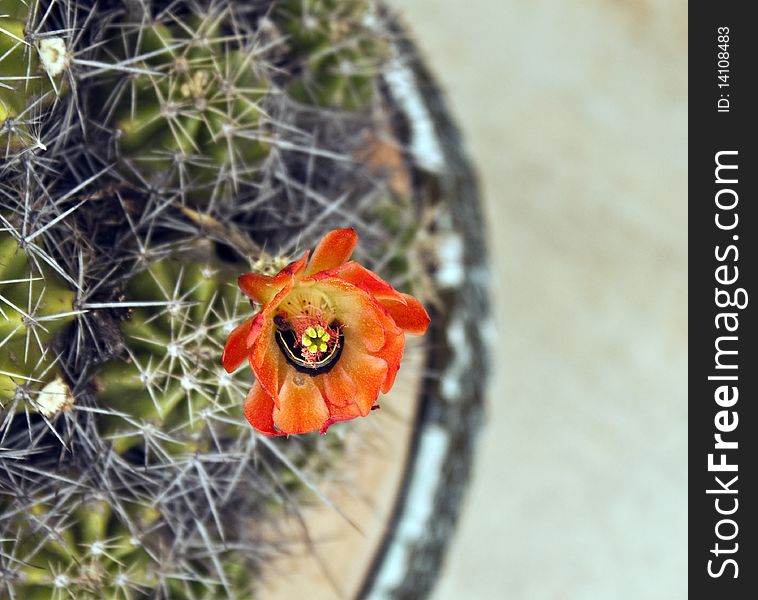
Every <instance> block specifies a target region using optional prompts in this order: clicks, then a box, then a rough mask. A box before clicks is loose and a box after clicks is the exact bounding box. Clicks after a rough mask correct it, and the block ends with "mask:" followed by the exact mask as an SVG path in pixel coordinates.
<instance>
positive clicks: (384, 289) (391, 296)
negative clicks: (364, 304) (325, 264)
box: [329, 261, 406, 306]
mask: <svg viewBox="0 0 758 600" xmlns="http://www.w3.org/2000/svg"><path fill="white" fill-rule="evenodd" d="M329 276H333V277H334V276H336V277H339V278H340V279H344V280H345V281H347V282H348V283H352V284H353V285H354V286H356V287H359V288H361V289H362V290H365V291H367V292H368V293H369V294H371V295H372V296H374V297H375V298H376V299H377V300H380V301H385V300H386V301H387V302H390V303H391V302H393V301H394V302H395V303H398V304H399V305H400V306H405V302H406V301H405V297H404V296H403V294H401V293H400V292H398V291H397V290H396V289H395V288H393V287H392V286H391V285H390V284H389V283H387V282H386V281H384V279H382V278H381V277H379V275H377V274H376V273H374V272H373V271H370V270H369V269H367V268H366V267H364V266H363V265H359V264H358V263H357V262H353V261H350V262H347V263H345V264H344V265H342V266H340V267H338V268H336V269H333V270H332V271H330V272H329Z"/></svg>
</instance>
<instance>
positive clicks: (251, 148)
mask: <svg viewBox="0 0 758 600" xmlns="http://www.w3.org/2000/svg"><path fill="white" fill-rule="evenodd" d="M232 17H233V13H232V11H231V10H229V9H220V8H217V7H215V6H213V5H212V6H211V7H209V9H208V10H207V11H204V12H202V13H198V14H192V15H189V16H188V17H187V18H186V19H185V20H183V21H181V22H178V21H177V19H176V16H175V15H173V14H172V13H170V12H168V11H164V12H162V13H160V14H159V15H158V16H156V17H152V18H151V17H150V15H148V13H147V12H145V13H143V14H142V15H140V16H139V20H136V21H134V22H129V21H128V22H118V23H116V24H114V25H113V34H114V38H115V39H114V41H113V42H112V43H111V44H109V45H108V47H107V48H106V49H105V53H104V56H103V58H102V60H108V61H112V62H118V61H122V62H124V63H125V64H128V65H129V68H130V69H132V72H130V74H129V75H128V76H127V77H124V76H123V75H122V74H117V77H116V78H115V79H112V78H109V77H104V78H103V81H102V82H100V84H99V90H98V94H97V95H96V96H95V98H96V101H97V103H98V104H99V106H101V107H102V114H103V115H104V117H105V121H106V123H113V125H114V126H115V127H116V128H117V129H118V132H119V136H120V137H119V140H120V146H121V151H122V153H123V155H124V156H125V157H128V158H129V159H130V161H131V164H132V165H133V167H134V168H136V169H137V170H138V171H140V172H142V173H143V174H144V175H143V176H145V177H149V176H150V175H155V174H156V173H157V174H158V176H159V177H160V181H159V183H160V185H161V186H163V187H170V186H177V185H182V186H183V187H184V186H186V185H187V184H189V183H190V182H196V183H198V185H200V184H202V183H206V184H210V185H213V184H214V183H217V182H218V181H223V180H224V179H225V178H231V180H232V181H233V182H235V184H236V182H237V181H238V180H239V179H240V178H245V177H247V178H249V177H251V175H252V173H253V170H254V167H255V165H256V164H257V161H258V160H259V159H260V158H261V157H262V156H263V155H264V154H265V152H266V144H265V141H264V140H265V132H264V130H263V126H264V124H265V120H264V116H265V115H264V111H263V107H262V100H263V98H264V97H265V95H266V93H267V90H268V86H267V84H266V82H265V80H264V79H262V77H261V76H260V75H258V73H257V72H258V71H262V70H263V66H262V65H261V64H260V61H259V60H258V57H257V50H256V48H255V45H254V41H255V40H254V37H253V36H252V35H251V34H250V33H249V32H244V31H237V30H236V28H235V25H236V24H235V22H234V21H233V18H232Z"/></svg>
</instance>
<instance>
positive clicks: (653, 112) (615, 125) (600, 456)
mask: <svg viewBox="0 0 758 600" xmlns="http://www.w3.org/2000/svg"><path fill="white" fill-rule="evenodd" d="M391 4H393V6H394V7H395V8H396V9H397V10H398V12H399V13H400V14H401V15H402V16H403V19H404V21H405V22H406V23H407V24H408V25H409V26H410V27H411V29H412V30H413V31H414V32H415V34H416V37H417V40H418V42H419V45H420V47H421V48H422V49H423V50H424V52H425V54H426V58H427V60H428V62H429V64H430V66H431V67H432V68H433V70H434V71H435V72H436V74H437V76H438V78H439V80H440V82H441V83H442V85H443V86H444V88H445V89H446V91H447V94H448V98H449V103H450V108H451V110H452V113H453V114H454V115H455V116H456V117H457V119H458V121H459V123H460V125H461V127H462V129H463V131H464V134H465V138H466V141H467V146H468V150H469V152H470V154H471V156H472V158H473V161H474V163H475V164H476V165H477V167H478V169H479V173H480V176H481V183H482V185H483V195H484V198H485V214H486V217H487V220H488V223H489V226H490V229H489V231H488V236H489V243H490V248H491V255H492V261H493V283H494V300H495V317H496V321H497V324H498V328H499V329H498V332H497V344H496V351H495V354H494V357H493V362H494V366H495V369H494V377H493V380H492V382H491V387H490V397H489V406H488V424H487V427H486V428H485V430H484V431H483V432H482V437H481V444H480V449H479V455H478V461H477V465H476V470H475V474H474V481H473V486H472V488H471V489H470V490H469V493H468V497H467V500H466V504H465V506H464V512H463V516H462V519H461V523H460V527H459V530H458V533H457V535H456V538H455V540H454V542H453V544H452V547H451V549H450V551H449V553H448V557H447V562H446V566H445V570H444V574H443V576H442V578H441V580H440V582H439V584H438V585H437V589H436V591H435V593H434V595H433V597H434V598H435V600H452V599H459V598H472V599H476V600H488V599H490V598H492V599H501V598H508V599H516V600H519V599H528V600H539V599H542V598H550V599H555V598H569V599H574V598H588V599H589V598H602V599H608V598H614V599H615V598H630V599H632V598H633V599H635V600H639V599H643V598H644V599H648V598H654V599H657V598H661V599H667V600H668V599H676V598H685V597H686V594H687V582H686V576H687V566H686V558H687V555H686V542H687V492H686V485H687V455H686V451H687V434H686V424H687V405H686V398H687V384H686V367H687V354H686V347H687V275H686V273H687V206H686V192H687V188H686V185H687V184H686V173H687V170H686V169H687V167H686V161H687V145H686V144H687V129H686V127H687V54H686V51H687V4H686V2H685V1H684V0H672V1H671V2H653V1H652V0H590V1H587V0H583V1H580V0H565V1H562V2H559V1H557V0H528V1H527V0H468V1H467V2H465V3H460V2H437V1H433V0H404V1H402V2H401V1H400V0H394V2H393V3H391Z"/></svg>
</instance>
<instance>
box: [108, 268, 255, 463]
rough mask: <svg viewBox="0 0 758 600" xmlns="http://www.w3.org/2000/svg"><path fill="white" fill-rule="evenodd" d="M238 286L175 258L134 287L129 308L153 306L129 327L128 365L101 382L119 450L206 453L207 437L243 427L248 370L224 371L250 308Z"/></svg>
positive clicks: (122, 362)
mask: <svg viewBox="0 0 758 600" xmlns="http://www.w3.org/2000/svg"><path fill="white" fill-rule="evenodd" d="M234 281H235V278H234V277H233V276H231V275H230V274H228V273H223V272H222V273H219V272H217V271H216V270H215V269H214V268H213V267H211V266H209V265H202V264H196V263H182V262H180V261H178V260H174V259H170V258H169V259H164V260H161V261H159V262H156V263H154V264H152V265H150V266H149V267H148V268H147V269H146V270H145V271H143V272H141V273H139V274H138V275H136V276H134V277H133V278H132V279H131V280H130V281H129V283H128V285H127V290H126V295H127V302H135V303H148V304H149V306H145V307H144V308H135V309H134V311H133V313H132V316H131V318H130V320H129V321H127V322H125V323H123V325H122V331H123V335H124V338H125V342H126V346H127V353H126V356H125V358H121V359H116V360H113V361H111V362H109V363H107V364H106V365H104V366H103V368H102V369H100V370H99V371H98V373H97V376H96V387H97V389H98V392H97V393H98V398H99V400H100V402H101V404H102V405H103V406H104V407H107V408H108V409H109V411H112V413H113V414H107V415H103V416H102V417H101V426H102V427H103V431H104V433H105V434H106V435H110V436H111V437H112V438H113V443H114V448H115V449H116V450H117V451H119V452H123V451H125V450H126V449H128V448H130V447H132V446H133V445H134V444H136V443H141V444H144V445H145V447H146V448H147V449H150V447H151V446H153V445H156V446H158V447H159V448H160V450H159V451H161V452H179V451H193V452H194V451H199V450H202V449H203V445H204V444H208V443H209V438H208V436H207V435H206V434H203V432H204V431H207V430H209V429H210V430H211V431H212V432H213V434H214V435H219V434H223V432H228V431H229V429H230V428H234V427H238V426H241V425H242V424H241V420H240V398H242V397H244V394H245V393H246V389H247V388H249V386H250V384H251V379H250V376H249V375H248V374H247V373H246V372H245V371H244V370H241V371H240V372H239V374H235V375H233V376H230V375H228V374H227V373H225V372H224V370H223V368H222V367H221V365H220V364H219V356H220V355H221V350H222V349H223V345H224V342H225V339H226V336H227V334H228V333H229V331H231V329H232V328H233V327H234V326H235V325H236V323H237V321H239V318H238V316H237V314H238V312H240V311H243V313H244V311H249V308H250V306H249V304H248V303H247V302H246V301H244V300H243V299H242V297H241V295H240V293H239V292H238V290H237V289H236V285H234ZM230 282H231V283H230ZM157 431H160V432H161V434H160V436H158V437H159V439H156V438H154V437H153V435H152V434H155V433H156V432H157ZM236 435H239V431H237V432H236Z"/></svg>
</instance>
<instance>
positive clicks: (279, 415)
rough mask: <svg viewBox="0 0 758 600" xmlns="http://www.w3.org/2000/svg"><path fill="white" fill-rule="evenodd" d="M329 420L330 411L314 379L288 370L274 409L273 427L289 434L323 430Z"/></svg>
mask: <svg viewBox="0 0 758 600" xmlns="http://www.w3.org/2000/svg"><path fill="white" fill-rule="evenodd" d="M328 420H329V409H328V408H327V406H326V402H324V398H323V397H322V396H321V392H320V391H319V389H318V387H316V384H315V383H314V382H313V378H312V377H311V376H310V375H307V374H305V373H298V372H297V371H295V370H294V369H289V372H288V373H287V377H286V378H285V380H284V385H283V386H282V389H281V390H280V392H279V408H276V407H274V423H276V426H277V427H279V429H280V430H281V431H282V432H283V433H286V434H295V433H307V432H309V431H315V430H318V429H321V428H322V427H323V426H324V424H325V423H326V422H327V421H328Z"/></svg>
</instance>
